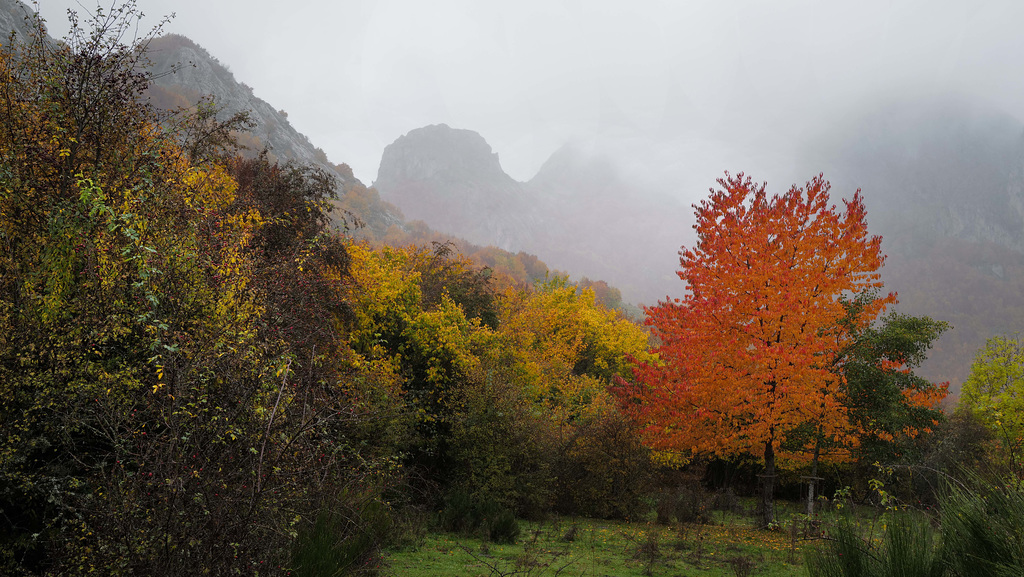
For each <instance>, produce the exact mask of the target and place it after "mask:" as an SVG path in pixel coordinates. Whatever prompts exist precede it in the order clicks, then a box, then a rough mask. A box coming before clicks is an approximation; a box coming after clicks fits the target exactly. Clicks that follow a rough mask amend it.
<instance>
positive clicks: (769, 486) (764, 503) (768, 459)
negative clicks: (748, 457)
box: [761, 440, 775, 528]
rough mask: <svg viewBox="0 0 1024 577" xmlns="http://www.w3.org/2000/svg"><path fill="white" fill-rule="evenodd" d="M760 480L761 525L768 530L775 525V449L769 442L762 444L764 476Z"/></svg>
mask: <svg viewBox="0 0 1024 577" xmlns="http://www.w3.org/2000/svg"><path fill="white" fill-rule="evenodd" d="M761 480H762V484H761V507H762V509H763V511H762V512H761V515H762V517H761V524H762V525H763V527H764V528H768V527H771V526H772V525H773V524H774V523H775V449H774V448H773V447H772V442H771V441H770V440H769V441H767V442H766V443H765V444H764V474H763V475H762V476H761Z"/></svg>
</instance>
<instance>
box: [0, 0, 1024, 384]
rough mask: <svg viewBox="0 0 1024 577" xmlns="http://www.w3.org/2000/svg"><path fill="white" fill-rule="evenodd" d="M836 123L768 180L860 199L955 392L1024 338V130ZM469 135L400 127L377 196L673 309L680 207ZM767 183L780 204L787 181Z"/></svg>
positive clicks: (994, 122)
mask: <svg viewBox="0 0 1024 577" xmlns="http://www.w3.org/2000/svg"><path fill="white" fill-rule="evenodd" d="M2 7H3V9H2V10H0V28H3V30H2V32H3V34H4V37H5V38H6V35H7V34H8V32H9V30H12V29H20V25H19V23H20V22H21V21H22V17H23V14H24V7H23V5H21V4H20V3H17V2H13V1H11V0H4V3H3V5H2ZM152 48H153V49H154V51H153V53H152V60H153V61H154V70H155V71H157V72H161V73H162V72H164V71H168V70H170V69H171V68H173V67H174V65H175V64H176V63H178V62H180V63H182V64H184V66H183V67H181V69H180V70H178V71H177V72H176V73H174V74H157V78H156V80H155V87H154V88H153V90H152V91H151V96H152V98H153V100H154V102H155V103H157V104H158V105H160V106H164V107H170V106H177V105H192V104H194V103H195V102H196V101H197V100H198V99H199V98H200V97H201V96H203V95H206V94H211V95H213V97H214V99H215V101H216V102H217V103H218V104H220V105H222V106H224V108H225V113H230V112H234V111H238V110H250V111H252V116H253V119H254V120H256V122H257V126H256V128H254V130H253V132H252V134H251V135H247V136H243V142H246V143H247V144H249V145H250V146H251V147H252V148H253V149H255V150H258V149H259V148H261V147H263V146H267V147H268V148H269V151H270V154H272V155H273V156H274V157H275V158H279V159H281V160H296V161H300V162H305V163H310V164H314V165H317V166H321V167H323V168H325V169H326V170H329V171H331V172H332V173H333V174H335V175H336V176H337V177H338V179H339V182H340V183H341V186H342V189H343V190H348V189H350V188H351V187H353V186H356V185H359V184H360V183H359V182H358V180H356V179H355V177H354V176H353V175H352V173H351V171H350V170H348V169H347V167H346V166H345V165H343V164H335V163H334V162H332V160H329V159H328V158H327V157H326V155H325V154H324V153H323V151H321V150H319V149H318V148H317V147H316V146H315V145H314V143H311V142H310V141H309V139H308V138H306V137H305V136H303V135H302V134H300V133H299V132H298V131H297V130H295V129H294V127H292V126H291V124H290V123H289V121H288V118H287V115H286V114H284V113H283V112H282V111H280V110H278V109H276V108H275V107H274V106H273V105H272V104H271V103H267V102H265V101H263V100H261V99H259V98H258V97H256V96H255V95H254V94H253V92H252V89H250V88H248V87H247V86H246V85H245V84H243V83H241V82H239V81H238V80H236V79H235V78H234V76H233V75H232V74H231V72H230V71H229V70H228V68H227V67H226V66H224V65H222V64H221V63H219V62H218V61H217V60H216V59H215V58H214V57H213V56H211V55H210V54H208V53H207V52H206V51H205V50H203V49H202V48H201V47H199V46H198V45H196V44H195V43H193V42H192V41H190V40H188V39H187V38H185V37H182V36H174V35H172V36H168V37H165V38H163V39H160V40H158V41H157V42H154V44H153V46H152ZM193 64H194V66H193ZM845 118H847V119H848V120H846V121H843V122H835V123H832V124H830V125H828V126H823V127H822V128H821V131H820V134H819V136H818V137H816V138H811V139H810V140H809V141H808V145H807V148H806V149H805V151H804V152H803V153H802V154H801V155H799V156H798V157H796V158H792V159H791V161H790V165H789V166H785V167H780V169H779V171H780V173H782V174H795V175H798V177H799V178H801V179H806V178H809V177H810V176H812V175H814V174H817V173H818V172H823V173H824V174H825V176H826V178H828V179H829V180H831V181H832V182H833V185H834V187H833V192H834V194H835V195H836V196H835V200H836V202H839V197H841V196H847V197H848V196H850V195H851V194H852V193H853V191H854V190H856V189H857V188H861V189H863V194H864V197H865V200H866V202H867V205H868V220H869V223H870V225H871V227H872V229H873V231H874V232H876V233H878V234H881V235H883V237H884V243H883V249H884V251H885V252H886V253H887V254H889V255H890V257H889V260H888V262H887V265H886V268H885V270H884V276H885V279H886V282H887V289H889V290H895V291H898V292H899V295H900V300H901V304H900V310H901V311H903V312H907V313H910V314H915V315H929V316H932V317H934V318H937V319H942V320H947V321H950V322H951V323H952V324H953V325H954V327H955V329H954V330H953V331H951V332H950V333H949V334H948V335H946V336H945V337H943V338H942V339H941V340H940V341H939V343H938V345H937V346H936V348H935V349H934V350H933V353H932V355H931V357H930V359H929V361H928V364H927V365H926V369H925V370H924V371H923V372H922V374H923V375H924V376H926V377H928V378H931V379H934V380H951V381H953V382H954V385H956V384H957V383H959V382H960V381H962V380H963V378H964V377H965V376H966V374H967V372H968V371H969V368H970V361H971V358H972V357H973V354H974V352H975V351H976V350H977V348H978V347H980V346H981V345H982V344H983V343H984V340H985V339H986V338H988V337H990V336H993V335H996V334H1002V333H1006V332H1013V331H1016V330H1018V329H1019V328H1020V327H1021V326H1024V324H1022V323H1024V141H1022V133H1024V125H1022V124H1021V122H1020V121H1019V120H1018V119H1016V118H1013V117H1010V116H1007V115H1005V114H1002V113H1000V112H999V111H997V110H992V109H987V108H984V107H982V106H979V105H978V104H976V103H974V102H970V101H956V100H950V99H941V98H936V99H934V100H931V101H921V100H915V101H906V102H893V101H889V102H885V101H882V102H880V103H879V104H877V105H873V106H866V107H863V108H861V109H857V110H851V111H849V113H848V114H847V115H846V116H845ZM472 128H473V127H449V126H446V125H432V126H427V127H421V128H417V127H409V132H408V133H407V134H406V135H405V136H400V137H398V138H397V140H396V141H395V142H394V143H393V144H392V145H390V146H389V147H388V148H387V149H386V150H385V152H384V155H383V158H382V159H381V165H380V170H379V172H378V175H377V180H376V182H375V185H376V187H377V188H378V189H379V191H380V194H381V197H382V198H383V199H384V200H386V201H390V202H392V203H394V204H395V205H396V206H397V207H398V209H400V210H401V213H403V214H404V216H405V218H406V219H409V220H422V221H424V222H426V223H427V224H428V225H429V226H431V227H432V228H434V229H435V230H437V231H439V232H443V233H447V234H452V235H457V236H461V237H464V238H466V239H467V240H469V241H471V242H474V243H477V244H493V245H495V246H498V247H500V248H504V249H507V250H511V251H526V252H530V253H534V254H536V255H538V256H539V257H540V258H541V259H543V260H544V261H546V262H547V263H548V264H549V265H551V266H553V267H555V268H558V269H562V270H566V271H568V272H569V273H570V274H572V275H573V276H574V277H576V278H578V277H580V276H584V275H585V276H588V277H590V278H595V279H596V278H600V279H603V280H606V281H608V282H609V283H611V284H612V285H614V286H617V287H619V288H620V289H621V290H622V292H623V297H624V298H625V300H627V301H631V302H643V303H646V304H654V303H655V302H656V301H657V300H659V299H662V298H664V297H665V296H666V295H671V296H680V295H681V294H682V292H683V289H684V287H683V284H682V282H681V281H679V280H678V278H677V277H676V276H675V270H676V268H677V266H678V259H677V256H676V251H677V250H678V249H679V246H680V245H682V244H687V245H690V244H692V243H693V241H694V238H693V233H692V231H691V225H692V222H693V211H692V208H691V207H689V206H688V204H687V203H684V202H681V201H674V200H672V199H671V198H670V197H667V196H666V195H665V194H664V192H663V191H660V190H658V191H655V190H652V189H651V188H650V187H649V186H647V185H646V184H644V183H641V182H640V181H638V180H637V179H636V178H633V177H632V176H631V177H627V176H625V174H626V171H625V170H624V169H623V168H622V167H621V165H620V164H619V163H620V159H618V158H616V157H614V156H611V155H609V154H607V153H605V152H602V151H601V150H599V149H592V148H590V147H588V146H587V145H584V144H579V143H576V144H571V143H570V144H567V145H566V146H565V147H563V148H561V149H559V150H558V151H557V152H555V153H554V154H553V155H552V156H551V157H550V158H549V159H548V161H547V162H546V163H544V165H543V166H542V167H541V169H540V170H539V171H538V172H537V174H536V175H534V176H533V177H532V178H530V180H528V181H525V182H520V181H516V180H515V179H513V178H511V177H510V176H508V175H507V174H506V173H505V172H504V170H503V169H502V166H501V163H500V161H499V153H500V152H501V151H494V150H492V149H491V147H490V146H489V145H488V144H487V141H486V140H485V137H484V136H482V135H480V134H477V133H475V132H473V131H472ZM334 160H335V161H344V159H334ZM743 168H744V167H742V166H723V167H720V169H721V170H724V169H729V170H742V169H743ZM629 174H630V175H635V172H633V171H631V172H629ZM752 176H753V177H755V178H760V177H761V175H759V174H752ZM801 182H802V181H801ZM713 184H714V183H713V182H708V183H705V188H706V187H709V186H712V185H713ZM768 184H769V189H770V190H772V191H775V192H781V191H782V190H784V189H785V188H788V187H789V185H790V184H791V182H777V181H771V182H769V183H768ZM373 206H374V208H373V210H375V211H381V210H383V211H384V212H383V213H382V214H361V215H357V216H360V217H362V218H364V219H366V220H370V221H374V222H383V223H384V225H385V226H387V225H394V226H406V224H405V222H403V221H402V219H401V215H400V214H399V213H398V211H390V209H387V208H386V205H382V204H379V203H378V204H374V205H373ZM382 206H384V207H385V208H384V209H381V208H380V207H382Z"/></svg>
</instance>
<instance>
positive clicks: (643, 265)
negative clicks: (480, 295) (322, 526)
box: [374, 124, 691, 304]
mask: <svg viewBox="0 0 1024 577" xmlns="http://www.w3.org/2000/svg"><path fill="white" fill-rule="evenodd" d="M374 187H375V188H376V189H377V190H379V191H380V194H381V197H382V198H383V199H384V200H387V201H389V202H392V203H394V204H396V205H398V206H399V207H401V209H402V211H403V212H404V213H405V215H406V216H407V217H409V218H411V219H419V220H423V221H424V222H426V223H427V225H429V226H430V227H432V228H434V229H437V230H439V231H442V232H446V233H449V234H454V235H458V236H461V237H464V238H467V239H469V240H471V241H473V242H476V243H480V244H493V245H495V246H499V247H501V248H504V249H506V250H510V251H520V250H522V251H528V252H531V253H534V254H537V255H538V256H540V257H541V258H542V259H544V260H545V261H546V262H547V263H548V264H550V265H552V266H555V267H556V268H559V269H562V270H569V271H573V272H574V273H576V274H582V275H586V276H588V277H591V278H600V279H604V280H606V281H608V282H609V283H611V284H613V285H615V286H617V287H619V288H620V289H621V291H622V294H623V298H624V299H625V300H627V301H631V302H645V303H648V304H653V303H655V302H656V301H657V300H658V299H663V298H664V297H665V296H666V295H667V294H670V293H676V292H678V290H679V286H678V283H679V281H678V279H677V278H676V276H675V274H674V271H675V269H676V267H677V265H678V259H677V257H676V251H677V250H678V248H679V245H678V242H679V241H678V239H679V238H680V236H681V229H683V228H685V224H684V223H685V222H687V219H688V218H689V217H688V215H689V214H690V212H691V210H690V209H689V208H688V207H687V208H683V207H682V206H679V205H675V204H671V203H669V204H666V203H665V202H664V201H662V200H654V199H652V198H651V197H650V196H649V195H647V194H645V193H644V191H642V190H638V189H637V187H636V186H635V185H633V184H632V183H629V182H627V181H626V180H625V179H623V178H621V177H620V176H619V174H618V172H617V171H616V169H615V166H614V164H613V163H612V162H610V160H609V159H607V158H603V157H601V156H600V155H596V154H592V153H589V152H586V151H584V150H581V149H580V148H578V147H575V146H573V145H566V146H565V147H563V148H562V149H560V150H558V151H556V152H555V153H554V154H553V155H552V156H551V158H550V159H549V160H548V161H547V162H546V163H545V164H544V165H543V166H542V167H541V169H540V171H539V172H538V173H537V175H536V176H535V177H534V178H533V179H531V180H530V181H529V182H517V181H515V180H514V179H512V178H511V177H510V176H508V175H507V174H506V173H505V172H504V171H503V170H502V169H501V165H500V163H499V162H498V157H497V155H496V154H495V153H494V152H493V151H492V150H491V147H490V145H488V144H487V142H486V141H485V140H484V139H483V137H482V136H480V135H479V134H477V133H476V132H473V131H470V130H463V129H455V128H451V127H449V126H447V125H444V124H440V125H434V126H427V127H424V128H419V129H416V130H412V131H410V132H409V133H408V134H407V135H405V136H402V137H400V138H398V139H397V140H396V141H395V142H394V143H392V144H391V145H389V146H388V147H387V148H386V149H385V150H384V154H383V157H382V159H381V165H380V170H379V172H378V175H377V180H376V181H375V182H374Z"/></svg>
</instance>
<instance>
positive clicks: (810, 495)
mask: <svg viewBox="0 0 1024 577" xmlns="http://www.w3.org/2000/svg"><path fill="white" fill-rule="evenodd" d="M820 454H821V438H820V437H819V438H818V439H817V440H816V441H814V458H813V459H811V478H810V479H808V483H807V518H808V519H810V518H812V517H814V498H815V497H816V495H815V489H816V488H817V486H818V455H820Z"/></svg>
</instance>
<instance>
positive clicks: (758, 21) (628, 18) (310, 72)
mask: <svg viewBox="0 0 1024 577" xmlns="http://www.w3.org/2000/svg"><path fill="white" fill-rule="evenodd" d="M39 4H40V8H41V11H42V13H43V15H44V17H45V18H46V19H47V20H48V22H49V24H50V29H51V32H52V33H53V34H54V35H56V36H61V35H63V33H64V32H65V31H66V18H65V17H64V16H63V12H64V10H65V9H66V8H67V7H68V6H69V5H74V6H76V7H78V9H79V10H80V11H82V8H81V7H80V6H79V4H78V3H77V2H69V1H67V0H59V1H58V0H40V3H39ZM138 4H139V6H140V7H141V9H142V10H143V11H144V12H145V13H146V14H147V16H148V17H149V24H150V25H151V24H152V23H155V22H156V20H157V17H158V16H159V15H164V14H170V13H171V12H175V13H176V14H177V16H176V18H175V19H174V20H173V21H172V22H171V23H170V24H169V25H168V26H167V27H166V28H165V30H166V31H169V32H177V33H181V34H184V35H186V36H188V37H190V38H192V39H193V40H194V41H196V42H198V43H199V44H201V45H202V46H204V47H205V48H206V49H208V50H209V51H210V53H211V54H213V55H214V56H216V57H217V58H218V59H219V60H220V61H221V62H222V63H224V64H226V65H227V66H228V67H229V68H230V69H231V70H232V72H234V74H235V76H236V78H237V79H238V80H239V81H242V82H245V83H247V84H249V85H250V86H252V87H253V88H254V91H255V94H256V95H257V96H259V97H261V98H263V99H264V100H266V101H268V102H270V103H271V104H272V105H273V106H275V107H277V108H282V109H284V110H286V111H287V112H288V113H289V118H290V120H291V121H292V123H293V124H294V125H295V127H296V128H297V129H298V130H299V131H300V132H303V133H305V134H306V135H308V136H309V137H310V139H311V140H312V142H313V143H314V144H315V145H317V146H319V147H321V148H323V149H324V150H325V151H326V152H327V155H328V156H329V157H330V159H331V160H332V161H334V162H347V163H348V164H350V165H351V166H352V167H353V169H354V170H355V173H356V176H358V177H359V178H360V179H362V180H363V181H364V182H367V183H368V184H369V183H370V182H372V181H373V180H374V179H375V178H376V172H377V166H378V163H379V160H380V155H381V152H382V150H383V148H384V147H385V146H386V145H387V144H389V143H390V142H392V141H393V140H394V139H395V138H397V137H398V136H400V135H402V134H404V133H406V132H408V131H409V130H411V129H413V128H417V127H420V126H424V125H427V124H435V123H441V122H443V123H447V124H449V125H451V126H454V127H458V128H469V129H472V130H476V131H477V132H480V133H481V134H482V135H483V136H484V138H486V139H487V141H488V142H489V143H490V144H491V146H492V147H493V148H494V150H495V151H496V152H498V153H499V154H500V158H501V161H502V165H503V167H504V168H505V170H506V171H507V172H508V173H509V174H511V175H512V176H513V177H515V178H517V179H519V180H527V179H529V178H530V177H532V176H533V175H534V173H535V172H536V171H537V169H538V168H539V167H540V165H541V164H542V163H543V162H544V160H546V159H547V157H548V156H549V155H550V154H551V153H552V152H553V151H554V150H555V149H557V148H558V147H559V146H561V145H562V144H563V143H565V142H567V141H570V140H574V141H576V142H579V143H582V144H589V145H595V146H598V147H600V148H602V149H604V150H607V151H609V152H610V153H612V154H614V157H615V158H617V159H619V161H620V162H621V163H622V164H623V166H624V168H625V169H627V170H628V171H631V172H630V174H631V175H633V176H637V177H639V175H643V178H646V179H648V180H649V181H650V182H652V183H655V184H656V186H658V187H663V188H666V189H674V190H672V193H673V194H676V195H678V197H679V198H680V199H684V200H685V201H686V202H692V201H693V199H695V198H696V197H698V196H701V195H703V194H704V193H705V192H706V191H707V188H708V187H709V186H711V185H713V184H714V179H715V178H716V177H717V176H720V175H721V173H722V171H723V170H730V171H733V172H736V171H746V172H747V173H748V174H752V175H753V176H754V177H755V178H757V179H758V180H764V179H767V180H769V183H770V184H771V185H772V186H771V188H772V189H784V188H786V187H788V185H789V184H791V183H792V182H793V181H794V180H800V181H801V182H802V181H803V180H806V178H809V177H810V176H811V175H803V174H791V171H792V170H793V168H794V167H793V165H792V162H791V158H792V157H793V155H794V154H795V152H796V150H797V149H798V148H799V147H800V146H803V145H804V143H805V142H806V141H807V139H808V138H809V137H811V136H813V135H820V134H821V133H824V132H826V131H827V130H828V127H829V125H830V124H831V123H834V122H836V121H839V120H846V119H845V118H844V116H846V115H848V114H851V111H855V110H858V109H863V108H865V107H867V106H870V105H871V104H872V103H874V102H877V101H881V100H885V99H886V98H890V97H893V96H900V97H901V98H904V99H905V98H911V99H913V98H918V97H922V98H923V97H927V96H933V95H944V94H953V95H959V96H966V97H969V98H972V99H974V98H977V99H980V100H981V101H983V102H984V103H987V104H989V105H992V106H994V107H996V108H999V109H1001V110H1003V111H1005V112H1007V113H1009V114H1011V115H1013V116H1015V117H1017V118H1024V66H1022V61H1024V60H1022V59H1024V33H1022V31H1021V26H1022V23H1024V2H1020V1H992V2H985V1H983V0H970V1H968V0H963V1H958V2H952V1H938V0H914V1H874V0H868V1H859V2H831V1H829V2H825V1H821V2H813V1H795V0H794V1H780V0H773V1H771V2H761V1H748V2H728V1H723V0H718V1H701V2H697V1H692V2H669V1H664V2H658V1H643V2H641V1H631V2H597V1H593V0H588V1H583V0H578V1H563V2H556V1H551V0H541V1H532V0H516V1H515V2H480V1H472V0H467V1H454V0H431V1H429V2H428V1H416V0H407V1H380V2H369V1H347V2H345V1H334V0H292V1H290V2H281V1H280V0H278V1H275V2H270V1H264V0H139V2H138ZM81 5H82V6H86V7H91V6H92V5H93V4H92V3H91V2H89V1H88V0H84V1H83V2H82V4H81ZM106 5H108V6H109V1H108V2H106ZM826 176H827V175H826ZM778 179H783V180H784V181H783V182H778ZM786 179H788V181H786Z"/></svg>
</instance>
